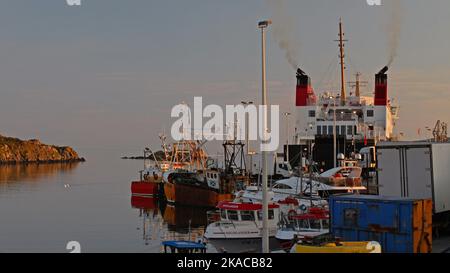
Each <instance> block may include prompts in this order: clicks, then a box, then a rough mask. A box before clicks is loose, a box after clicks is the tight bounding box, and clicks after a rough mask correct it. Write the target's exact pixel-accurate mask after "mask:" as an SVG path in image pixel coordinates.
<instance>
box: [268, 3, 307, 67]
mask: <svg viewBox="0 0 450 273" xmlns="http://www.w3.org/2000/svg"><path fill="white" fill-rule="evenodd" d="M267 3H268V5H269V7H270V9H271V11H272V18H271V19H272V22H273V25H272V33H273V37H274V38H275V40H276V41H277V43H278V46H279V47H280V48H281V49H282V50H283V51H284V53H285V57H286V60H287V61H288V62H289V64H290V65H291V66H292V67H293V68H294V69H297V67H298V64H299V62H298V58H299V57H298V49H299V47H300V43H299V42H298V40H296V38H295V37H296V35H295V34H294V30H295V20H294V18H293V17H291V16H289V14H288V12H287V10H286V3H285V1H284V0H267Z"/></svg>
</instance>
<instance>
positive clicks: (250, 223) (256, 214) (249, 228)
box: [204, 202, 280, 253]
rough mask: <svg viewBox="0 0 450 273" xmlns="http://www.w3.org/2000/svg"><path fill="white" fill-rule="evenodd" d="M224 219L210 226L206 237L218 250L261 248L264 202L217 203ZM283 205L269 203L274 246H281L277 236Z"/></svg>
mask: <svg viewBox="0 0 450 273" xmlns="http://www.w3.org/2000/svg"><path fill="white" fill-rule="evenodd" d="M217 208H218V209H219V211H220V220H219V221H216V222H213V223H211V224H209V225H208V227H207V228H206V231H205V234H204V237H205V238H206V239H207V240H208V242H209V243H210V244H211V245H213V246H214V247H215V248H216V249H217V251H218V252H228V253H254V252H261V250H262V249H261V244H262V234H261V231H262V225H263V222H262V212H261V211H262V210H261V209H262V205H261V204H260V203H237V202H221V203H219V205H218V206H217ZM279 208H280V206H279V205H278V204H275V203H271V204H269V213H268V216H269V217H268V218H269V221H268V225H269V236H270V246H271V248H278V242H277V240H276V239H275V234H276V232H277V225H278V221H279Z"/></svg>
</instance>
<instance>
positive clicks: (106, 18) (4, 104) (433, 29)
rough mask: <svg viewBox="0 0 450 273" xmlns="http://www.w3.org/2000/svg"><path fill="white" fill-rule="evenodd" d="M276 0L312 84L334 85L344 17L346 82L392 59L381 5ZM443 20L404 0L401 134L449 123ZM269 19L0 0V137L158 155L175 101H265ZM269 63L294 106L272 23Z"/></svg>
mask: <svg viewBox="0 0 450 273" xmlns="http://www.w3.org/2000/svg"><path fill="white" fill-rule="evenodd" d="M285 2H286V3H285V10H286V14H285V18H289V19H291V20H290V22H291V23H292V25H293V27H292V29H290V32H288V33H287V35H288V36H289V37H291V38H292V39H293V40H295V41H296V46H295V49H294V50H295V52H296V54H297V55H298V63H299V65H300V66H301V67H302V69H303V70H305V71H306V72H307V73H308V74H309V75H310V76H311V78H312V81H313V85H314V88H315V90H316V91H320V90H323V89H325V88H332V87H336V88H337V86H338V84H339V80H338V78H337V77H338V71H337V70H336V69H337V65H338V59H337V58H338V48H337V44H336V42H334V40H335V39H337V34H338V22H339V18H340V17H342V20H343V23H344V28H345V33H346V39H348V40H349V41H348V42H347V44H346V55H347V71H346V73H347V79H349V80H352V79H353V76H352V75H353V74H354V73H356V72H358V71H359V72H361V73H363V78H364V80H367V81H369V84H368V87H367V88H368V89H367V90H366V91H365V93H366V94H370V93H371V92H372V91H371V90H372V89H373V81H374V79H373V78H374V77H373V75H374V74H375V73H376V72H378V71H379V70H380V69H381V68H382V67H383V66H384V65H386V63H387V61H388V55H389V46H388V40H389V39H388V33H389V31H388V29H389V24H388V23H387V22H388V21H389V18H390V17H389V14H390V12H391V8H390V7H391V5H389V3H388V2H389V1H388V0H384V1H383V4H384V5H383V6H381V7H374V6H368V5H367V3H366V1H365V0H340V1H335V0H314V1H313V0H311V1H306V0H292V1H290V0H286V1H285ZM449 14H450V2H449V1H447V0H432V1H421V0H406V1H405V0H403V1H402V5H401V14H400V15H399V16H401V17H400V19H401V28H400V36H399V37H400V38H399V42H398V50H397V58H396V59H395V61H394V63H393V65H392V67H391V69H390V74H389V76H390V78H389V92H390V96H391V97H393V98H394V99H395V101H396V102H397V103H398V104H399V105H400V120H399V121H398V122H397V132H402V133H404V135H405V136H407V137H408V138H410V139H414V138H418V135H417V130H418V128H422V131H424V129H423V128H425V126H429V127H432V126H434V123H435V122H436V121H437V120H438V119H441V120H444V121H449V122H450V107H448V102H449V100H450V51H449V49H450V16H449ZM273 15H274V10H273V7H271V5H269V4H268V0H261V1H257V0H246V1H242V0H228V1H219V0H178V1H175V0H165V1H150V0H127V1H125V0H82V5H81V6H80V7H70V6H67V5H66V1H65V0H46V1H35V0H14V1H11V0H0V134H3V135H8V136H15V137H19V138H24V139H30V138H39V139H41V140H42V141H43V142H46V143H51V144H56V145H70V146H72V147H75V148H76V149H77V150H79V151H80V152H81V153H83V151H87V150H89V149H93V148H103V149H115V148H118V149H121V150H122V151H124V152H125V151H129V152H130V153H133V152H135V151H141V150H142V148H143V147H146V146H151V147H158V146H159V139H158V133H160V132H161V131H163V130H165V131H166V133H169V132H170V127H171V124H172V122H173V121H174V119H171V118H170V111H171V109H172V107H173V106H174V105H175V104H178V103H180V102H183V101H184V102H186V103H188V104H192V103H193V97H194V96H203V101H204V104H211V103H214V104H219V105H225V104H238V103H240V101H242V100H248V101H250V100H251V101H255V102H259V101H260V100H261V98H260V67H261V62H260V33H259V31H258V29H257V22H258V21H259V20H262V19H267V18H271V17H272V16H273ZM275 24H276V22H275V21H274V25H275ZM267 55H268V56H267V80H268V92H269V102H270V103H271V104H279V105H280V107H281V111H282V112H286V111H294V110H295V107H294V102H293V98H294V92H295V71H294V69H293V68H292V67H291V66H290V64H289V63H288V62H287V60H286V58H285V57H284V52H283V50H281V49H280V48H279V47H278V45H277V40H276V38H275V35H274V33H272V32H271V29H270V28H269V30H268V41H267ZM283 126H284V125H282V132H281V134H282V136H281V138H282V139H284V137H285V136H284V131H285V129H283Z"/></svg>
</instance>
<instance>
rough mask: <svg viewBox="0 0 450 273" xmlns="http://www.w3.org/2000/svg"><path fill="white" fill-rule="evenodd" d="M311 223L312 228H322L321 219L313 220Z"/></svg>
mask: <svg viewBox="0 0 450 273" xmlns="http://www.w3.org/2000/svg"><path fill="white" fill-rule="evenodd" d="M310 224H311V228H312V229H320V220H311V221H310Z"/></svg>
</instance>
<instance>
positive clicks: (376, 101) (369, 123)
mask: <svg viewBox="0 0 450 273" xmlns="http://www.w3.org/2000/svg"><path fill="white" fill-rule="evenodd" d="M339 25H340V33H339V40H338V42H339V46H340V47H339V48H340V61H341V90H340V92H328V91H324V92H322V93H321V94H320V95H318V96H317V95H316V94H315V92H314V89H313V87H312V86H311V79H310V77H309V76H308V75H307V74H306V73H305V72H304V71H302V70H301V69H298V70H297V86H296V112H297V113H296V115H297V119H296V128H295V142H296V144H297V145H301V146H306V145H310V144H312V143H313V154H314V156H313V159H314V160H315V161H316V162H319V163H320V162H321V163H322V165H323V166H324V167H326V168H330V167H333V166H331V165H332V163H331V162H332V161H333V159H332V158H331V159H330V158H326V160H325V159H324V158H323V157H324V155H323V154H324V153H326V154H327V156H328V157H329V156H332V157H336V156H337V154H338V153H343V154H345V155H348V154H350V152H353V151H356V152H357V151H359V149H360V148H361V147H364V146H369V145H374V144H375V143H376V142H378V141H384V140H392V139H394V138H395V135H394V127H395V121H396V119H397V118H398V117H397V115H398V107H397V106H395V105H394V104H393V103H392V101H391V100H390V99H389V96H388V76H387V74H386V73H387V71H388V67H387V66H386V67H384V68H383V69H382V70H381V71H380V72H378V73H377V74H376V75H375V90H374V95H373V96H371V97H369V96H361V87H362V82H361V80H360V74H359V73H358V74H357V75H356V81H355V82H353V83H352V85H353V87H354V88H355V90H354V92H352V93H350V94H347V92H346V88H345V87H346V86H345V85H346V82H345V76H344V75H345V73H344V72H345V71H344V70H345V65H344V56H345V55H344V41H345V40H344V39H343V36H344V34H343V31H342V22H340V24H339ZM322 144H323V145H322ZM321 146H322V147H321ZM325 146H326V147H325ZM336 146H337V147H336ZM333 148H334V149H333Z"/></svg>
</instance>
